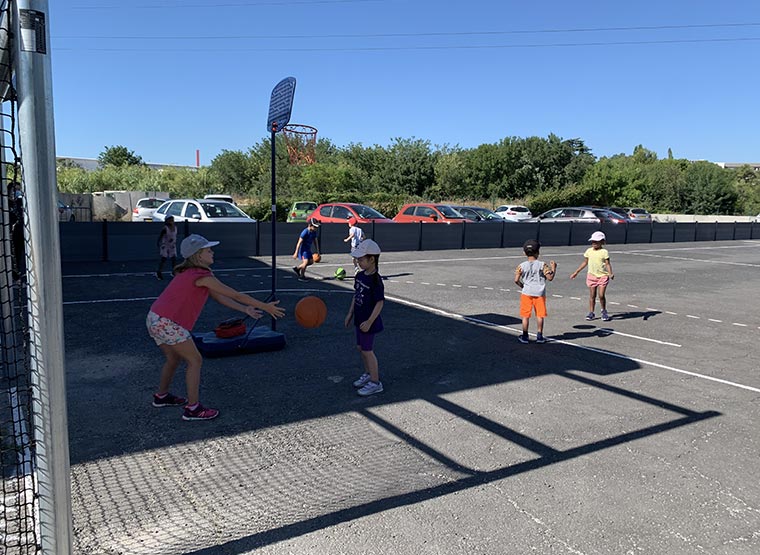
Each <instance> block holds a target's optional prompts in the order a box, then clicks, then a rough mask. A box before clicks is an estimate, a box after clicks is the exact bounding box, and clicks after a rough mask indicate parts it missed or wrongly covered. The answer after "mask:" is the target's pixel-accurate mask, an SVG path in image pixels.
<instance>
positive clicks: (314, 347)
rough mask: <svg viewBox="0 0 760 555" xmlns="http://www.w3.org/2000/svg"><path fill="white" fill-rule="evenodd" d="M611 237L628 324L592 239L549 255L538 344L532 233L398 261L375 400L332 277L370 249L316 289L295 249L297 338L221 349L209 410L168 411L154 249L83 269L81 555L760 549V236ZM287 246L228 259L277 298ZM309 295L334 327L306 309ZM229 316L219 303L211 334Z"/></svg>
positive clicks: (72, 393) (211, 367)
mask: <svg viewBox="0 0 760 555" xmlns="http://www.w3.org/2000/svg"><path fill="white" fill-rule="evenodd" d="M608 249H609V251H610V254H611V261H612V265H613V269H614V272H615V275H616V278H615V280H614V281H613V282H612V284H611V286H610V287H609V289H608V299H609V303H610V304H609V307H608V308H609V311H610V313H611V315H612V316H613V319H612V321H611V322H602V321H600V320H594V321H590V322H588V321H585V320H584V316H585V314H586V313H587V312H588V309H587V289H586V287H585V284H584V279H583V277H582V276H581V277H579V278H577V279H576V280H572V281H571V280H570V279H569V274H570V273H571V272H572V271H573V270H575V269H576V268H577V267H578V265H579V263H580V262H581V260H582V252H583V250H584V247H577V246H574V247H545V248H544V249H543V250H542V253H541V258H542V259H544V260H547V261H548V260H550V259H554V260H556V261H557V263H558V272H557V273H558V275H557V278H556V279H555V281H554V282H552V283H550V284H549V285H548V294H547V304H548V309H549V316H548V319H547V323H546V329H545V335H547V337H548V338H550V342H549V343H547V344H544V345H537V344H535V343H531V344H529V345H522V344H520V343H519V342H518V341H517V335H518V333H519V329H520V323H519V317H518V308H519V298H518V296H519V291H517V290H516V287H515V285H514V284H513V282H512V279H513V275H514V268H515V266H516V265H517V264H518V263H519V262H520V261H522V260H524V256H523V255H522V252H521V250H520V249H482V250H456V251H435V252H430V251H428V252H397V253H388V254H383V255H382V256H381V258H380V272H381V274H382V275H383V276H384V277H385V278H386V281H385V292H386V305H385V309H384V310H383V318H384V321H385V326H386V330H385V331H384V332H383V333H382V334H380V335H379V336H378V337H377V340H376V343H375V352H376V354H377V356H378V359H379V361H380V369H381V378H382V380H383V383H384V385H385V392H384V393H383V394H380V395H376V396H373V397H369V398H360V397H358V396H357V395H356V394H355V392H354V389H353V388H352V386H351V382H352V381H353V380H354V379H355V378H356V377H357V376H358V375H359V374H360V373H361V370H360V367H359V364H360V362H359V356H358V354H357V353H356V351H355V350H354V347H353V343H354V337H353V331H352V330H346V329H345V328H344V327H343V319H344V316H345V313H346V310H347V308H348V305H349V303H350V299H351V297H350V295H351V285H352V283H351V281H350V280H346V281H343V282H340V281H336V280H334V279H329V278H330V276H332V275H333V272H334V271H335V269H336V268H337V267H338V266H345V267H347V268H349V267H350V265H351V263H350V259H349V257H348V255H347V254H346V255H338V254H332V255H326V256H324V257H323V262H322V263H320V264H318V265H316V266H313V267H311V268H310V270H313V271H312V272H311V275H312V276H315V275H316V276H321V277H324V278H328V279H312V280H310V281H308V282H306V283H300V282H298V281H297V280H296V279H295V275H293V274H292V272H291V271H290V270H289V267H290V266H291V265H292V264H291V262H292V259H290V258H288V257H281V258H280V259H278V272H279V277H278V282H279V287H278V289H279V293H278V295H279V298H281V299H282V305H283V306H285V308H286V309H287V310H288V316H287V317H286V318H285V319H284V320H282V321H280V322H278V324H277V329H278V331H282V332H284V333H285V334H286V336H287V341H288V345H287V347H286V348H285V349H284V350H282V351H278V352H270V353H260V354H255V355H245V356H239V357H232V358H222V359H207V360H206V362H205V363H204V368H203V377H202V385H201V400H202V402H203V403H204V404H207V405H208V406H212V407H215V408H219V409H220V410H221V411H222V413H221V416H220V417H219V418H217V419H216V420H213V421H210V422H183V421H182V420H181V419H180V412H181V411H180V409H176V408H162V409H156V408H153V407H152V406H151V405H150V399H151V393H153V391H154V388H155V386H156V382H157V379H158V372H159V368H160V364H161V361H162V359H161V355H160V352H159V350H158V349H157V348H156V347H155V345H154V344H153V342H152V340H151V339H150V338H149V337H148V335H147V333H146V331H145V324H144V320H145V315H146V313H147V310H148V308H149V306H150V304H151V303H152V301H153V299H154V298H155V297H156V296H157V295H158V294H159V293H160V291H161V289H162V287H163V286H164V285H165V283H166V282H159V281H157V280H156V279H155V277H154V276H153V274H152V272H153V270H154V267H153V266H154V265H153V264H152V263H145V262H135V263H131V264H130V263H109V264H67V265H65V266H64V269H63V270H64V271H63V273H64V283H63V286H64V302H65V306H64V316H65V338H66V365H67V375H68V410H69V427H70V450H71V465H72V503H73V515H74V517H73V519H74V521H73V523H74V533H75V552H77V553H81V554H88V555H89V554H109V555H110V554H151V555H155V554H188V555H233V554H235V555H237V554H246V553H262V554H277V555H280V554H283V555H284V554H290V553H293V554H374V553H376V554H381V553H382V554H387V553H399V554H414V555H420V554H428V553H430V554H459V553H467V554H497V553H498V554H501V553H504V554H522V553H540V554H555V553H556V554H565V553H568V554H576V555H577V554H611V553H621V554H629V553H630V554H637V553H643V554H681V553H683V554H690V553H700V554H702V553H708V554H718V553H725V554H732V555H735V554H757V553H760V464H758V460H760V432H759V431H758V422H759V421H760V370H758V364H757V360H758V339H760V313H759V312H758V303H757V299H758V298H760V280H758V279H757V278H758V275H759V272H760V241H725V242H700V243H692V242H690V243H668V244H644V245H614V244H613V245H609V246H608ZM268 262H269V260H266V259H242V260H240V259H239V260H219V261H218V262H217V263H216V264H215V266H214V268H215V271H216V274H217V276H218V277H219V278H220V279H221V280H222V281H224V282H225V283H228V284H229V285H231V286H232V287H235V288H236V289H239V290H243V291H246V292H250V293H252V294H253V295H254V296H257V297H258V298H263V297H265V296H266V295H267V294H268V292H269V286H270V280H271V277H270V276H271V273H270V267H269V265H268ZM309 294H313V295H318V296H320V297H321V298H322V299H323V300H324V301H325V302H326V303H327V306H328V316H327V321H326V322H325V324H324V325H323V326H322V327H321V328H318V329H304V328H300V327H299V326H298V325H297V324H296V323H295V321H294V319H293V307H294V306H295V304H296V302H297V301H298V300H299V299H301V298H302V297H303V296H305V295H309ZM597 312H598V310H597ZM230 315H231V313H230V311H229V310H228V309H225V308H223V307H221V306H219V305H216V304H215V303H213V301H209V304H208V305H207V308H206V309H205V311H204V313H203V315H202V316H201V319H200V321H199V323H198V326H197V328H196V329H197V330H200V331H203V330H206V329H210V328H212V327H213V326H214V325H215V324H216V323H218V322H219V321H221V320H222V319H224V318H226V317H228V316H230ZM532 324H533V326H534V325H535V323H534V322H533V323H532ZM531 331H535V328H534V327H532V329H531ZM183 390H184V383H183V382H182V381H181V377H178V380H177V387H176V388H175V392H176V393H180V394H181V393H182V392H183Z"/></svg>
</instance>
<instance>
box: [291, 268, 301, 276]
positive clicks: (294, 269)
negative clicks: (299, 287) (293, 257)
mask: <svg viewBox="0 0 760 555" xmlns="http://www.w3.org/2000/svg"><path fill="white" fill-rule="evenodd" d="M293 271H294V272H295V273H296V277H299V278H300V277H301V269H300V268H299V267H298V266H293Z"/></svg>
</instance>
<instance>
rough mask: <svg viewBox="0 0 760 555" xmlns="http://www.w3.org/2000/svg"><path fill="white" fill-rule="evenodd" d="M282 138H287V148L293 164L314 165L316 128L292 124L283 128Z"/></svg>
mask: <svg viewBox="0 0 760 555" xmlns="http://www.w3.org/2000/svg"><path fill="white" fill-rule="evenodd" d="M282 136H283V137H284V138H285V147H286V148H287V149H288V156H289V157H290V163H291V164H295V165H308V164H313V163H314V161H315V156H314V146H315V145H316V144H317V128H316V127H312V126H311V125H301V124H300V123H291V124H288V125H286V126H285V127H283V128H282Z"/></svg>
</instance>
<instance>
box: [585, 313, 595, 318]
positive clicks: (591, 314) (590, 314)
mask: <svg viewBox="0 0 760 555" xmlns="http://www.w3.org/2000/svg"><path fill="white" fill-rule="evenodd" d="M594 318H596V316H594V313H593V312H589V313H588V314H586V320H593V319H594Z"/></svg>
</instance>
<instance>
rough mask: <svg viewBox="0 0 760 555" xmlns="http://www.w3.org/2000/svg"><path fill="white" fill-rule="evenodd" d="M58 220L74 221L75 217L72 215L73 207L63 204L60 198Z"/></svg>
mask: <svg viewBox="0 0 760 555" xmlns="http://www.w3.org/2000/svg"><path fill="white" fill-rule="evenodd" d="M58 221H59V222H75V221H77V217H76V216H75V215H74V209H73V208H71V206H67V205H65V204H64V203H63V202H61V201H60V200H59V201H58Z"/></svg>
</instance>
